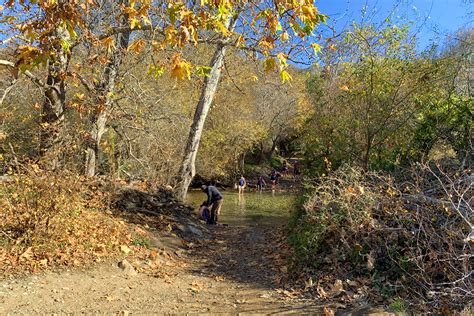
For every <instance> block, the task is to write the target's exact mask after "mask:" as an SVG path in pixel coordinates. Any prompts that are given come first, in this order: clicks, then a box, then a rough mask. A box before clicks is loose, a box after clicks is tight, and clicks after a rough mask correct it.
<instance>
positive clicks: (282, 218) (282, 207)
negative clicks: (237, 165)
mask: <svg viewBox="0 0 474 316" xmlns="http://www.w3.org/2000/svg"><path fill="white" fill-rule="evenodd" d="M223 194H224V203H223V206H222V210H221V215H220V217H219V220H220V221H221V222H222V223H227V224H232V225H275V224H283V223H285V222H286V220H287V218H288V216H289V214H290V211H291V210H293V209H294V207H295V202H296V196H295V195H292V194H288V193H281V192H275V191H274V190H273V191H271V192H246V193H244V194H238V193H237V192H226V191H225V192H223ZM205 199H206V195H205V194H204V193H203V192H201V191H190V192H189V193H188V197H187V201H188V203H190V204H192V205H193V206H194V207H195V208H196V209H197V208H198V207H199V205H200V204H201V203H202V201H204V200H205Z"/></svg>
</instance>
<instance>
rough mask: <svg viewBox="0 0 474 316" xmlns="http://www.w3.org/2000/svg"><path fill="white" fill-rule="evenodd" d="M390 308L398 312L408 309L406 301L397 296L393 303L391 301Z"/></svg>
mask: <svg viewBox="0 0 474 316" xmlns="http://www.w3.org/2000/svg"><path fill="white" fill-rule="evenodd" d="M388 308H390V309H391V310H392V311H394V312H396V313H404V312H406V311H407V307H406V304H405V302H404V301H403V300H402V299H400V298H397V299H395V300H394V301H393V302H392V303H390V305H389V306H388Z"/></svg>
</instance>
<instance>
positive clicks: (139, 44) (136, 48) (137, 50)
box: [127, 39, 145, 54]
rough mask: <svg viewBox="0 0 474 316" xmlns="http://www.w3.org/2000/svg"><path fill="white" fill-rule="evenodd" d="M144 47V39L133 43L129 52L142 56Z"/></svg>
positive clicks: (129, 47)
mask: <svg viewBox="0 0 474 316" xmlns="http://www.w3.org/2000/svg"><path fill="white" fill-rule="evenodd" d="M143 46H145V41H144V40H142V39H139V40H137V41H135V42H133V43H132V44H131V45H130V46H128V48H127V50H128V51H132V50H133V51H134V52H135V54H140V52H141V50H142V48H143Z"/></svg>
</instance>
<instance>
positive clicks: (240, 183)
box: [238, 176, 247, 194]
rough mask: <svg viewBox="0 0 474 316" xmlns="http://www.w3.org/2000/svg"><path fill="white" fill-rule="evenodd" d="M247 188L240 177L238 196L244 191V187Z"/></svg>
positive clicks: (242, 177)
mask: <svg viewBox="0 0 474 316" xmlns="http://www.w3.org/2000/svg"><path fill="white" fill-rule="evenodd" d="M246 186H247V181H246V180H245V178H244V176H240V179H239V185H238V187H239V194H242V193H244V189H245V187H246Z"/></svg>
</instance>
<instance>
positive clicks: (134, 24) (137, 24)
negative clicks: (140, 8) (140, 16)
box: [130, 18, 142, 30]
mask: <svg viewBox="0 0 474 316" xmlns="http://www.w3.org/2000/svg"><path fill="white" fill-rule="evenodd" d="M141 27H142V26H141V24H140V21H138V20H137V19H135V18H132V19H130V28H131V29H132V30H133V29H135V28H141Z"/></svg>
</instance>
